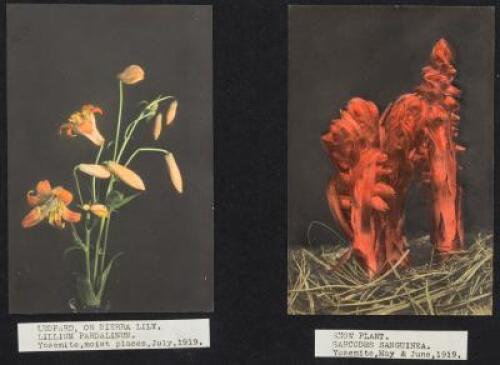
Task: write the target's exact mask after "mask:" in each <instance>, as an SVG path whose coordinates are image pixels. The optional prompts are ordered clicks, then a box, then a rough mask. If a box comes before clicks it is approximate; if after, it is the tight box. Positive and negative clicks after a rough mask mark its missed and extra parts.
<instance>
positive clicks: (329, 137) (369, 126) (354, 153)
mask: <svg viewBox="0 0 500 365" xmlns="http://www.w3.org/2000/svg"><path fill="white" fill-rule="evenodd" d="M452 62H453V52H452V50H451V48H450V46H449V44H448V43H447V42H446V40H444V39H440V40H439V41H438V42H437V43H436V44H435V45H434V48H433V50H432V53H431V56H430V63H429V65H428V66H425V67H424V68H423V70H422V78H423V80H422V82H421V84H420V85H419V86H417V87H416V88H415V90H414V92H412V93H408V94H404V95H402V96H400V97H399V98H398V99H397V100H396V101H395V102H393V103H392V104H390V105H388V106H387V108H386V109H385V111H384V112H383V113H382V115H380V113H379V110H378V108H377V106H376V105H375V104H374V103H373V102H371V101H367V100H363V99H361V98H358V97H356V98H352V99H351V100H350V101H349V102H348V103H347V106H346V108H345V110H342V111H341V112H340V117H339V118H338V119H334V120H332V122H331V123H330V128H329V130H328V131H327V132H326V133H325V134H324V135H323V136H322V141H323V144H324V146H325V148H326V151H327V153H328V156H329V157H330V159H331V161H332V163H333V165H334V167H335V168H336V174H335V175H334V176H333V177H332V178H331V179H330V182H329V184H328V188H327V198H328V203H329V206H330V210H331V212H332V214H333V216H334V218H335V219H336V221H337V223H338V224H339V226H340V227H341V229H342V230H343V231H344V233H345V235H346V236H347V237H348V238H349V239H350V240H351V241H352V250H351V251H350V252H352V253H353V254H354V255H355V256H356V257H357V258H358V259H359V260H360V261H361V263H362V264H363V266H364V267H365V269H366V270H367V272H368V274H369V276H370V277H374V276H375V275H376V274H378V273H381V272H383V271H385V270H387V269H389V268H390V266H391V265H394V264H396V263H397V262H398V261H400V260H401V261H402V264H403V265H408V264H409V262H408V260H407V257H405V258H403V255H404V253H405V251H406V248H405V247H406V239H405V234H404V223H405V202H406V196H407V192H408V189H409V187H410V184H411V183H412V182H414V181H416V180H419V181H422V182H424V183H425V184H426V185H427V186H428V191H429V195H430V198H431V201H432V207H433V209H432V232H431V239H432V242H433V244H434V246H435V248H436V249H437V251H438V252H439V253H440V254H441V256H442V257H446V256H449V254H450V253H452V252H453V251H456V250H458V249H460V248H462V247H463V229H462V218H461V208H460V200H461V190H460V186H459V185H458V182H457V169H458V166H457V158H456V153H457V151H463V150H464V148H463V147H462V146H459V145H457V144H456V143H455V138H456V136H457V133H458V128H457V124H458V121H459V119H460V117H459V116H458V113H459V104H458V101H457V98H458V97H459V96H460V90H459V89H458V88H457V87H455V86H454V85H453V80H454V78H455V74H456V69H455V67H454V66H453V64H452Z"/></svg>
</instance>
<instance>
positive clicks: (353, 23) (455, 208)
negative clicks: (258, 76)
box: [287, 5, 495, 316]
mask: <svg viewBox="0 0 500 365" xmlns="http://www.w3.org/2000/svg"><path fill="white" fill-rule="evenodd" d="M494 19H495V9H494V7H488V6H482V7H465V6H439V7H434V6H389V5H387V6H291V7H290V8H289V18H288V21H289V48H288V58H289V64H288V76H289V83H288V145H287V150H288V263H287V265H288V314H292V315H313V314H320V315H321V314H323V315H437V316H439V315H491V314H492V302H493V298H492V287H493V171H494V169H493V155H494V142H493V124H494V115H493V110H494V78H495V77H494V48H495V44H494V42H495V21H494Z"/></svg>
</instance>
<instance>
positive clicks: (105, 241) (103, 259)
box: [100, 214, 111, 273]
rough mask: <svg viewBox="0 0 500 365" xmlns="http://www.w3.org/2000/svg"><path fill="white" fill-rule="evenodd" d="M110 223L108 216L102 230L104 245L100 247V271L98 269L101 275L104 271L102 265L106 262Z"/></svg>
mask: <svg viewBox="0 0 500 365" xmlns="http://www.w3.org/2000/svg"><path fill="white" fill-rule="evenodd" d="M110 222H111V214H110V215H109V217H108V220H107V221H106V227H105V228H104V244H103V247H102V256H101V269H100V272H101V273H102V272H103V271H104V264H105V261H106V251H107V249H108V235H109V225H110Z"/></svg>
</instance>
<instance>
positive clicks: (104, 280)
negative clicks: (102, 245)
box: [97, 252, 123, 298]
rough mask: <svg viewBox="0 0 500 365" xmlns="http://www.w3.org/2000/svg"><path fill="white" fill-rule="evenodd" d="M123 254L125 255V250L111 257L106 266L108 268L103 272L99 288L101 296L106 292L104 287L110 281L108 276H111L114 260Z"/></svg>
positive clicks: (99, 295)
mask: <svg viewBox="0 0 500 365" xmlns="http://www.w3.org/2000/svg"><path fill="white" fill-rule="evenodd" d="M121 255H123V252H118V253H117V254H116V255H114V256H113V257H112V258H111V260H109V263H108V265H107V266H106V268H105V269H104V271H103V272H102V275H101V287H100V289H99V294H98V295H97V296H98V297H99V298H100V297H101V296H102V293H103V292H104V288H105V287H106V282H107V281H108V276H109V273H110V271H111V268H112V267H113V264H114V262H115V261H116V259H118V257H120V256H121Z"/></svg>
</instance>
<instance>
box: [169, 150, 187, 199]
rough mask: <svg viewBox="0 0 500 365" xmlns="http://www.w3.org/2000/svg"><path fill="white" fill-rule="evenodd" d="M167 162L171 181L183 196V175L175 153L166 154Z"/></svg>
mask: <svg viewBox="0 0 500 365" xmlns="http://www.w3.org/2000/svg"><path fill="white" fill-rule="evenodd" d="M165 161H166V162H167V168H168V172H169V175H170V180H171V181H172V185H173V186H174V188H175V190H177V192H178V193H180V194H182V191H183V183H182V175H181V172H180V171H179V166H177V162H176V161H175V158H174V155H173V153H168V154H166V155H165Z"/></svg>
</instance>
